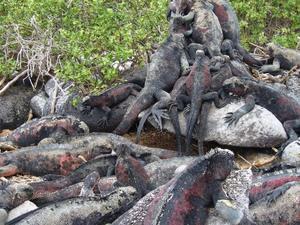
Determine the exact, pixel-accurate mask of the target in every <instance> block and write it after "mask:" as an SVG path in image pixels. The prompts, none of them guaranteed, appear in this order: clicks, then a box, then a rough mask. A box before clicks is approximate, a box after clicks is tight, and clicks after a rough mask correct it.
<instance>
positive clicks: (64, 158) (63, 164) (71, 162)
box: [59, 152, 84, 175]
mask: <svg viewBox="0 0 300 225" xmlns="http://www.w3.org/2000/svg"><path fill="white" fill-rule="evenodd" d="M83 163H84V162H83V160H82V159H80V158H78V157H74V156H72V155H71V153H70V152H67V153H66V154H64V155H60V156H59V165H60V173H61V174H62V175H68V174H69V173H70V172H72V171H73V170H75V169H77V168H78V167H79V166H80V165H81V164H83Z"/></svg>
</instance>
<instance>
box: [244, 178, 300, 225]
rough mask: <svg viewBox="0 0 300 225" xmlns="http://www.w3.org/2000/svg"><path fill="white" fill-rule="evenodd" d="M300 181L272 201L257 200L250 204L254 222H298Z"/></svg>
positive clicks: (270, 224) (284, 224) (286, 224)
mask: <svg viewBox="0 0 300 225" xmlns="http://www.w3.org/2000/svg"><path fill="white" fill-rule="evenodd" d="M299 196H300V183H299V182H298V183H297V184H294V185H292V186H290V187H289V188H288V190H287V191H286V192H285V193H283V194H282V195H281V196H279V197H278V199H276V200H274V201H271V202H270V201H264V200H263V199H262V201H258V202H256V203H254V204H252V205H250V215H251V217H252V218H253V220H254V222H255V223H256V224H263V225H275V224H280V225H298V224H300V197H299Z"/></svg>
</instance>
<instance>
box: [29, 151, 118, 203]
mask: <svg viewBox="0 0 300 225" xmlns="http://www.w3.org/2000/svg"><path fill="white" fill-rule="evenodd" d="M116 161H117V156H116V155H103V156H99V157H97V158H95V159H92V160H89V161H88V162H86V163H84V164H82V165H81V166H79V167H78V168H77V169H75V170H74V171H72V172H71V173H70V174H69V175H67V176H65V177H62V178H58V179H56V180H52V181H40V182H34V183H30V185H31V186H32V188H33V190H34V191H33V195H34V196H33V198H38V197H40V196H42V195H44V193H45V192H54V191H56V190H58V189H61V188H64V187H66V186H69V185H72V184H75V183H78V182H80V181H81V180H83V179H84V178H85V177H86V176H88V175H89V174H91V173H92V172H94V171H96V172H98V174H99V175H100V176H101V177H102V176H107V175H110V172H113V171H114V168H115V164H116Z"/></svg>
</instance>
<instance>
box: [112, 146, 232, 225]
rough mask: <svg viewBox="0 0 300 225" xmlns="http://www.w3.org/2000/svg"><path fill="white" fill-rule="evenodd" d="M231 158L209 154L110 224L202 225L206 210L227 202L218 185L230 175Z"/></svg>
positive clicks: (215, 152) (221, 152)
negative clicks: (218, 201)
mask: <svg viewBox="0 0 300 225" xmlns="http://www.w3.org/2000/svg"><path fill="white" fill-rule="evenodd" d="M233 158H234V156H233V154H232V152H229V151H225V150H212V151H211V152H209V153H208V154H207V155H206V156H204V157H199V158H198V159H195V160H194V161H193V162H192V163H191V164H190V165H189V166H188V167H187V168H186V170H184V171H183V172H182V173H180V174H178V175H177V176H176V177H174V178H173V179H172V180H170V181H169V182H168V183H167V184H166V185H163V186H160V187H159V188H157V189H155V190H153V191H152V192H150V193H149V194H148V195H146V196H145V197H144V198H143V199H141V200H140V201H139V202H138V203H137V204H136V206H135V207H134V208H133V209H132V210H130V211H129V212H128V213H126V214H124V215H123V216H122V217H121V218H120V219H118V220H117V221H115V222H114V223H113V224H114V225H115V224H130V225H131V224H134V225H140V224H143V225H150V224H151V225H154V224H164V225H168V224H170V225H171V224H172V225H184V224H197V225H201V224H205V222H206V219H207V216H208V210H209V207H212V206H213V204H214V203H215V202H216V201H217V200H219V199H226V196H225V194H224V192H223V190H222V187H221V182H222V181H223V180H225V178H226V177H227V176H228V175H229V173H230V171H231V169H232V166H233ZM136 212H139V213H136Z"/></svg>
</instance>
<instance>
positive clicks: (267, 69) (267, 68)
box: [259, 58, 280, 73]
mask: <svg viewBox="0 0 300 225" xmlns="http://www.w3.org/2000/svg"><path fill="white" fill-rule="evenodd" d="M259 71H260V72H262V73H272V72H278V71H280V62H279V60H278V59H277V58H274V60H273V64H272V65H263V66H262V67H261V68H260V69H259Z"/></svg>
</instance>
